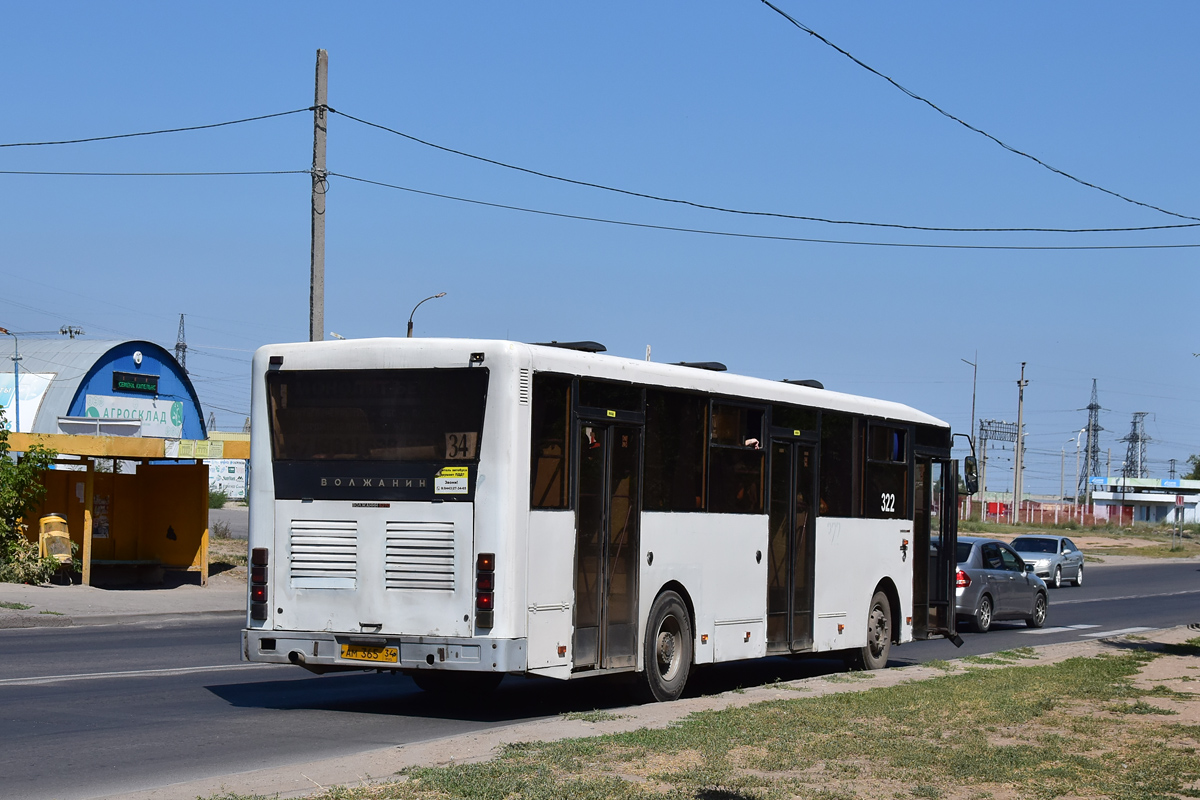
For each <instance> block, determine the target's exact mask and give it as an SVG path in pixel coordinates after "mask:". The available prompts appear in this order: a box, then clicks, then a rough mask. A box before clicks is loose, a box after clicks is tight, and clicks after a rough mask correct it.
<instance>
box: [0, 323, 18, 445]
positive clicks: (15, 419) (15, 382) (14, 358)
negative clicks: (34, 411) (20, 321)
mask: <svg viewBox="0 0 1200 800" xmlns="http://www.w3.org/2000/svg"><path fill="white" fill-rule="evenodd" d="M0 333H3V334H6V335H8V336H11V337H13V355H12V362H13V424H12V431H13V433H20V432H21V380H20V376H19V375H18V373H17V369H18V362H19V361H20V360H21V354H20V352H19V350H18V349H17V335H16V334H15V333H13V332H12V331H10V330H9V329H8V328H0Z"/></svg>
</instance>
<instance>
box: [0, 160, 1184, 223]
mask: <svg viewBox="0 0 1200 800" xmlns="http://www.w3.org/2000/svg"><path fill="white" fill-rule="evenodd" d="M311 172H312V170H307V169H273V170H250V171H244V172H47V171H44V170H18V169H0V175H74V176H94V177H106V178H112V177H121V178H123V177H138V178H141V177H147V178H159V177H171V178H179V177H198V176H205V177H207V176H225V175H307V174H310V173H311ZM1178 227H1187V226H1178Z"/></svg>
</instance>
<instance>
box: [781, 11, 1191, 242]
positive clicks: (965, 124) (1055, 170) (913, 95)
mask: <svg viewBox="0 0 1200 800" xmlns="http://www.w3.org/2000/svg"><path fill="white" fill-rule="evenodd" d="M762 3H763V5H765V6H767V7H768V8H770V9H771V10H772V11H774V12H775V13H776V14H779V15H780V16H781V17H783V18H784V19H786V20H787V21H788V22H790V23H792V24H793V25H795V26H796V27H797V28H799V29H800V30H802V31H804V32H805V33H807V34H810V35H812V36H815V37H816V38H817V39H819V40H820V41H821V42H822V43H823V44H826V45H828V46H829V47H832V48H833V49H834V50H836V51H838V52H839V53H841V54H842V55H844V56H845V57H846V58H848V59H850V60H851V61H853V62H854V63H855V64H858V65H859V66H860V67H862V68H863V69H865V70H867V71H868V72H870V73H871V74H873V75H877V76H878V77H880V78H883V79H884V80H885V81H887V82H888V83H890V84H891V85H892V86H895V87H896V88H897V89H899V90H900V91H902V92H904V93H905V94H906V95H908V96H909V97H911V98H912V99H914V100H919V101H921V102H922V103H924V104H925V105H927V106H929V107H930V108H932V109H933V110H934V111H936V112H938V113H939V114H941V115H942V116H943V117H946V118H948V119H952V120H954V121H955V122H957V123H958V124H959V125H962V126H963V127H964V128H966V129H967V130H970V131H974V132H975V133H978V134H979V135H980V136H983V137H986V138H988V139H990V140H992V141H993V142H995V143H996V144H998V145H1000V146H1001V147H1003V148H1004V149H1005V150H1007V151H1009V152H1010V153H1013V154H1015V155H1018V156H1021V157H1023V158H1028V159H1029V160H1030V161H1033V162H1034V163H1035V164H1038V165H1040V166H1042V167H1045V168H1046V169H1048V170H1050V171H1051V172H1053V173H1055V174H1057V175H1061V176H1063V177H1064V178H1068V179H1070V180H1073V181H1075V182H1076V183H1078V184H1081V185H1083V186H1087V187H1088V188H1090V189H1095V190H1096V191H1099V192H1104V193H1105V194H1108V195H1112V196H1113V197H1116V198H1119V199H1121V200H1124V201H1125V202H1126V203H1133V204H1134V205H1136V206H1142V207H1143V208H1150V209H1153V210H1155V211H1160V212H1162V213H1163V214H1168V215H1170V216H1172V217H1179V218H1180V219H1191V220H1197V221H1200V217H1193V216H1189V215H1188V214H1178V213H1176V212H1174V211H1168V210H1167V209H1165V208H1159V207H1158V206H1155V205H1151V204H1150V203H1143V202H1142V201H1140V200H1134V199H1133V198H1131V197H1126V196H1125V195H1123V194H1120V193H1119V192H1114V191H1112V190H1111V189H1105V188H1104V187H1103V186H1097V185H1096V184H1094V183H1088V182H1087V181H1085V180H1083V179H1081V178H1076V177H1075V176H1074V175H1072V174H1070V173H1068V172H1063V171H1062V170H1061V169H1058V168H1057V167H1052V166H1050V165H1049V164H1047V163H1046V162H1045V161H1042V160H1041V159H1040V158H1038V157H1036V156H1032V155H1030V154H1029V153H1026V152H1024V151H1022V150H1018V149H1017V148H1015V147H1012V146H1011V145H1008V144H1005V143H1004V142H1002V141H1000V140H999V139H997V138H996V137H995V136H992V135H991V134H990V133H988V132H987V131H985V130H982V129H980V128H976V127H975V126H974V125H971V124H970V123H968V122H965V121H964V120H961V119H959V118H958V117H956V116H954V115H953V114H951V113H950V112H949V111H946V110H944V109H942V108H941V107H939V106H938V105H936V104H935V103H933V102H932V101H930V100H927V99H925V98H924V97H922V96H921V95H919V94H917V93H915V92H913V91H910V90H909V89H906V88H905V87H903V86H901V85H900V84H899V83H897V82H896V81H894V80H892V79H891V78H889V77H888V76H887V75H884V74H883V73H882V72H880V71H879V70H877V69H875V68H874V67H871V66H869V65H867V64H864V63H863V62H862V61H859V60H858V59H857V58H855V57H854V56H852V55H850V53H848V52H847V51H845V50H843V49H842V48H840V47H838V46H837V45H836V44H834V43H833V42H831V41H829V40H828V39H826V38H825V37H824V36H822V35H821V34H819V33H817V32H816V31H814V30H813V29H812V28H810V27H808V26H807V25H804V24H803V23H801V22H799V21H798V20H796V18H795V17H792V16H790V15H789V14H787V13H786V12H784V11H783V10H782V9H780V8H779V7H778V6H776V5H774V4H773V3H771V2H770V0H762Z"/></svg>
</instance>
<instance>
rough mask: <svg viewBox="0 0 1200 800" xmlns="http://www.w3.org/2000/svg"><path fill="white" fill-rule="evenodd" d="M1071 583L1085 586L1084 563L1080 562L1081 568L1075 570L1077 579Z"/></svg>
mask: <svg viewBox="0 0 1200 800" xmlns="http://www.w3.org/2000/svg"><path fill="white" fill-rule="evenodd" d="M1071 583H1073V584H1075V585H1076V586H1083V564H1080V565H1079V569H1078V570H1076V571H1075V580H1073V581H1071Z"/></svg>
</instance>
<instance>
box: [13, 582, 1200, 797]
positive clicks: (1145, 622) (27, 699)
mask: <svg viewBox="0 0 1200 800" xmlns="http://www.w3.org/2000/svg"><path fill="white" fill-rule="evenodd" d="M1193 622H1200V565H1197V564H1195V563H1190V564H1180V563H1176V564H1154V565H1147V566H1129V567H1103V568H1100V569H1092V570H1090V571H1089V572H1088V574H1087V581H1086V582H1085V584H1084V586H1082V587H1080V588H1063V589H1058V590H1052V591H1051V593H1050V611H1049V615H1048V619H1047V624H1046V628H1044V629H1043V630H1041V631H1033V630H1031V629H1029V628H1027V627H1026V626H1025V624H1024V623H1022V622H1017V623H1003V622H1002V623H997V624H996V626H995V627H994V628H993V629H992V631H990V632H989V633H986V634H973V633H964V634H963V639H964V646H963V647H962V648H961V649H956V648H955V647H954V646H953V645H952V644H950V643H949V642H947V641H945V640H938V641H931V642H916V643H911V644H906V645H904V646H902V647H899V648H894V649H893V650H892V661H891V663H892V664H893V665H899V664H908V663H915V662H921V661H927V660H930V659H939V658H953V657H957V656H962V655H970V654H982V653H989V652H995V651H996V650H1003V649H1009V648H1015V647H1021V646H1026V645H1038V644H1050V643H1052V642H1062V641H1076V640H1080V639H1087V638H1093V637H1100V636H1105V635H1114V634H1115V633H1117V632H1136V630H1137V629H1144V628H1161V627H1170V626H1174V625H1180V624H1188V623H1193ZM239 627H240V618H235V617H234V616H232V615H231V616H230V617H229V619H228V620H221V619H216V620H213V619H209V620H206V621H203V622H195V623H189V624H183V625H180V624H172V625H170V626H165V625H155V624H137V625H119V626H93V627H78V628H53V629H29V630H5V631H0V653H3V658H2V659H0V753H3V757H2V760H0V774H2V775H3V776H4V780H3V781H0V797H3V798H9V797H11V798H27V799H28V800H38V799H39V798H60V799H61V800H71V799H72V798H88V797H97V796H102V795H106V794H113V793H117V792H122V791H133V790H137V789H146V788H152V787H155V786H162V785H165V784H168V783H174V782H177V781H183V780H190V779H195V778H201V777H206V776H213V775H225V774H230V773H234V772H241V771H244V770H251V769H258V768H262V767H269V766H279V765H283V764H289V763H302V762H305V761H309V760H312V759H316V758H328V757H331V756H337V755H346V754H351V753H357V752H362V751H366V750H373V749H376V748H381V747H387V746H389V745H397V744H402V743H406V742H413V741H420V740H426V739H431V738H438V737H443V736H448V735H452V734H458V733H465V732H469V731H473V730H480V729H484V728H489V727H493V726H498V725H507V724H511V723H514V722H520V721H524V720H529V719H537V718H541V717H549V716H557V715H558V714H562V713H564V712H568V711H576V710H590V709H593V708H605V707H615V706H621V705H626V704H628V703H629V701H630V698H629V692H628V686H627V683H626V682H625V681H623V680H621V679H620V678H598V679H589V680H580V681H571V682H567V683H563V682H559V681H550V680H540V679H539V680H525V679H520V678H508V679H506V680H505V681H504V683H503V684H502V685H501V687H500V689H499V691H498V692H497V693H496V694H495V695H494V696H493V697H492V698H491V699H490V700H489V701H488V702H487V703H486V705H482V706H480V707H477V708H472V707H465V708H447V707H445V706H443V705H440V704H438V703H435V702H433V701H431V700H430V699H429V698H427V697H426V696H425V695H424V694H423V693H421V692H420V691H418V690H417V689H416V687H415V686H413V684H412V682H411V681H410V680H409V679H407V678H405V677H402V676H393V675H379V674H358V673H351V674H342V675H327V676H323V677H316V676H312V675H309V674H308V673H306V672H304V671H303V670H301V669H299V668H297V667H292V666H268V665H244V664H240V663H239V661H238V630H239ZM841 668H842V667H841V663H840V662H839V661H834V660H830V659H816V658H797V659H786V658H772V659H764V660H762V661H758V662H752V663H741V664H723V665H717V666H714V667H710V668H708V669H705V670H701V671H699V672H698V673H697V674H696V675H695V676H694V678H693V680H692V681H691V682H690V683H689V686H688V694H694V695H699V694H709V693H714V692H721V691H726V690H729V689H734V688H737V687H739V686H750V685H756V684H759V683H765V682H768V681H771V680H774V679H776V678H779V679H782V680H792V679H796V678H802V677H806V676H810V675H816V674H822V673H827V672H831V671H835V670H839V669H841Z"/></svg>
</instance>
